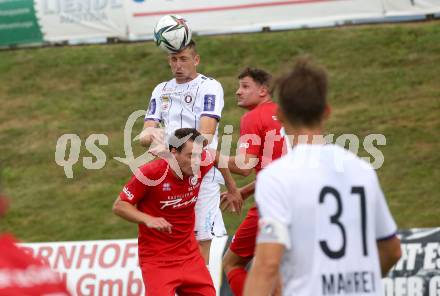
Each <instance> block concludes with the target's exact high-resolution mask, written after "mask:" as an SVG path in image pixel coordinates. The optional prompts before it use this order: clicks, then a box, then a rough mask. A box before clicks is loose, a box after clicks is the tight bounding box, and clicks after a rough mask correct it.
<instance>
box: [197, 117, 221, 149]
mask: <svg viewBox="0 0 440 296" xmlns="http://www.w3.org/2000/svg"><path fill="white" fill-rule="evenodd" d="M217 124H218V120H217V119H216V118H212V117H209V116H203V115H202V116H201V117H200V128H199V132H200V133H201V134H202V136H203V137H205V139H207V140H208V143H211V141H212V139H213V138H214V135H215V131H216V129H217Z"/></svg>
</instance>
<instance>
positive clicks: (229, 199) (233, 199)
mask: <svg viewBox="0 0 440 296" xmlns="http://www.w3.org/2000/svg"><path fill="white" fill-rule="evenodd" d="M242 206H243V198H242V197H241V193H240V191H239V190H236V191H234V192H229V191H228V192H223V193H222V194H221V195H220V208H221V209H222V210H226V209H228V210H230V211H231V212H233V213H236V214H238V215H240V214H241V208H242Z"/></svg>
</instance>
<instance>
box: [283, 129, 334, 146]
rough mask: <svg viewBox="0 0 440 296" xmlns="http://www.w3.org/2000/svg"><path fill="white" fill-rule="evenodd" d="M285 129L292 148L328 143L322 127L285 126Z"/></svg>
mask: <svg viewBox="0 0 440 296" xmlns="http://www.w3.org/2000/svg"><path fill="white" fill-rule="evenodd" d="M284 129H285V131H286V134H287V135H288V138H289V142H290V144H291V145H292V146H295V145H298V144H309V145H323V144H325V143H326V141H325V139H324V135H323V134H322V131H323V129H322V126H321V125H318V126H316V127H292V126H284Z"/></svg>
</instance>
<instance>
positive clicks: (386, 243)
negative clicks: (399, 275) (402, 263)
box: [377, 236, 402, 277]
mask: <svg viewBox="0 0 440 296" xmlns="http://www.w3.org/2000/svg"><path fill="white" fill-rule="evenodd" d="M377 249H378V251H379V260H380V268H381V271H382V277H386V276H387V274H388V272H389V271H390V269H391V267H393V266H394V264H396V263H397V261H399V259H400V257H401V256H402V250H401V249H400V240H399V239H398V238H397V236H393V237H392V238H390V239H386V240H380V241H377Z"/></svg>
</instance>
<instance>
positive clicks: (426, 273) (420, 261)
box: [22, 228, 440, 296]
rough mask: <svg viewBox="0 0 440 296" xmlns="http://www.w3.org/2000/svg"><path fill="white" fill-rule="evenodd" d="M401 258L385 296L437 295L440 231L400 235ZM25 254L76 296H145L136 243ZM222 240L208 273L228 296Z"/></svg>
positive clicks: (37, 248) (32, 249) (31, 248)
mask: <svg viewBox="0 0 440 296" xmlns="http://www.w3.org/2000/svg"><path fill="white" fill-rule="evenodd" d="M400 236H401V240H402V254H403V255H402V258H401V260H400V261H399V262H398V263H397V265H396V266H395V267H394V269H393V270H392V271H391V272H390V274H389V277H388V278H386V279H384V281H383V283H384V286H385V292H386V293H385V295H386V296H439V295H440V228H425V229H411V230H403V231H401V232H400ZM22 246H23V248H24V249H25V250H26V251H28V252H29V253H31V254H33V255H34V256H37V257H39V258H41V259H42V260H43V261H45V262H47V263H48V264H50V266H51V267H52V268H53V269H55V270H57V271H58V272H60V273H61V275H62V276H63V277H65V278H66V279H67V283H68V287H69V290H70V291H71V292H72V293H73V295H78V296H111V295H114V296H122V295H124V296H128V295H130V296H135V295H139V296H140V295H144V286H143V283H142V276H141V272H140V270H139V266H138V259H137V240H133V239H130V240H108V241H104V240H101V241H81V242H56V243H29V244H22ZM225 248H227V237H223V238H216V239H214V241H213V244H212V249H211V258H210V272H211V275H212V278H213V280H214V284H215V286H216V290H217V291H218V295H222V296H232V293H231V292H230V290H229V287H228V286H227V282H226V280H225V279H222V272H221V258H222V256H223V253H224V250H225Z"/></svg>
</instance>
